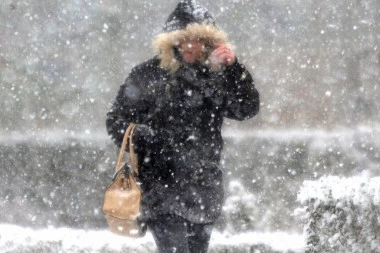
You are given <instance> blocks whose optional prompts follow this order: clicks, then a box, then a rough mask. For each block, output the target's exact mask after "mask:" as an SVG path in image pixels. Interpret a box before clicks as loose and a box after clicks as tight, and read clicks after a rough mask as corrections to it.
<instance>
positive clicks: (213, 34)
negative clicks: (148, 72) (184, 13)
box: [153, 23, 228, 73]
mask: <svg viewBox="0 0 380 253" xmlns="http://www.w3.org/2000/svg"><path fill="white" fill-rule="evenodd" d="M191 39H201V40H203V41H204V42H205V44H206V48H208V49H209V50H207V51H206V52H205V54H204V55H203V57H201V59H200V62H201V63H202V64H204V65H205V66H209V68H210V69H211V70H213V71H218V70H220V69H221V66H220V64H219V63H218V62H216V61H215V60H212V59H210V58H209V55H210V53H211V51H212V50H213V48H214V45H215V44H227V41H228V39H227V34H226V33H225V32H224V31H222V30H219V29H218V28H217V27H216V26H215V25H212V24H206V23H203V24H198V23H192V24H189V25H187V26H186V28H185V29H183V30H175V31H171V32H167V33H162V34H159V35H158V36H157V37H156V38H155V39H154V40H153V48H154V50H155V52H156V53H157V54H158V57H159V59H160V60H161V63H160V67H161V68H163V69H166V70H168V71H169V72H171V73H173V72H175V71H176V70H177V69H178V68H179V67H180V65H181V63H180V62H179V61H178V59H177V58H176V56H175V52H174V48H175V47H178V46H179V44H180V43H181V42H182V41H183V40H191Z"/></svg>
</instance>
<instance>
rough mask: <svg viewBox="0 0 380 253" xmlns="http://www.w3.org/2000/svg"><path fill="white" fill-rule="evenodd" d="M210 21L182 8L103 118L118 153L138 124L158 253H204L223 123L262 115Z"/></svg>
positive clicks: (214, 212) (218, 179)
mask: <svg viewBox="0 0 380 253" xmlns="http://www.w3.org/2000/svg"><path fill="white" fill-rule="evenodd" d="M227 43H228V41H227V35H226V33H225V32H224V31H222V30H221V29H219V28H218V27H217V26H216V24H215V20H214V19H213V17H212V16H211V15H210V13H209V12H208V11H207V10H206V9H205V8H204V7H202V6H200V5H199V4H198V3H196V2H195V1H194V0H182V1H181V2H179V4H178V5H177V7H176V8H175V10H174V11H173V12H172V13H171V14H170V15H169V17H168V19H167V21H166V23H165V26H164V28H163V32H162V33H161V34H159V35H158V36H157V37H156V38H155V39H154V41H153V44H154V47H155V49H156V50H157V55H156V56H155V57H153V58H152V59H150V60H148V61H146V62H144V63H141V64H140V65H138V66H136V67H134V68H133V69H132V71H131V73H130V74H129V76H128V77H127V79H126V81H125V83H124V84H123V85H121V87H120V90H119V92H118V94H117V97H116V99H115V102H114V103H113V106H112V108H111V109H110V111H109V112H108V113H107V121H106V126H107V131H108V133H109V135H110V136H111V138H112V140H113V141H114V142H115V143H116V145H118V146H119V147H120V145H121V143H122V139H123V135H124V131H125V129H126V128H127V127H128V125H129V124H130V123H135V124H137V127H136V129H135V132H134V137H133V141H134V147H135V151H137V153H138V154H139V157H140V174H139V177H140V180H141V183H142V185H141V188H142V190H143V200H142V203H143V212H142V218H143V219H144V220H145V221H146V222H147V225H148V228H149V229H150V231H151V232H152V234H153V237H154V239H155V242H156V244H157V248H158V250H159V252H165V253H166V252H180V253H188V252H194V253H195V252H196V253H200V252H207V249H208V245H209V240H210V236H211V231H212V228H213V224H214V223H215V221H216V219H217V218H218V217H219V216H220V214H221V210H222V205H223V198H224V190H223V178H222V171H221V170H220V169H219V162H220V159H221V151H222V148H223V139H222V135H221V128H222V123H223V120H224V118H230V119H235V120H240V121H241V120H246V119H249V118H251V117H253V116H255V115H256V114H257V113H258V111H259V105H260V102H259V93H258V91H257V90H256V88H255V85H254V82H253V79H252V76H251V74H250V73H249V72H248V70H247V69H246V68H245V67H244V66H243V65H242V64H241V63H239V61H238V60H237V58H236V57H235V53H234V52H233V51H232V50H231V48H230V47H229V46H227V45H228V44H227Z"/></svg>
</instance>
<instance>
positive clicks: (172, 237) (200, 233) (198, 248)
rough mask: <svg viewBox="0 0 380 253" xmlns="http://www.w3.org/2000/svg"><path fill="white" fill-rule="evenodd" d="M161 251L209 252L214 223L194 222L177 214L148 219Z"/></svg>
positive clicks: (149, 226) (173, 252)
mask: <svg viewBox="0 0 380 253" xmlns="http://www.w3.org/2000/svg"><path fill="white" fill-rule="evenodd" d="M148 228H149V229H150V231H151V232H152V234H153V237H154V240H155V242H156V245H157V248H158V252H159V253H207V249H208V245H209V241H210V237H211V232H212V228H213V225H212V224H194V223H191V222H189V221H187V220H185V219H183V218H181V217H179V216H176V215H160V216H158V217H157V218H155V219H152V220H150V221H148Z"/></svg>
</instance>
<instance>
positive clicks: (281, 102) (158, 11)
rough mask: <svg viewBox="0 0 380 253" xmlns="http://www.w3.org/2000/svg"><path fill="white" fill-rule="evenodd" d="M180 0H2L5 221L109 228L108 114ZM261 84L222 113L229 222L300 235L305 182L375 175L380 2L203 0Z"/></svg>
mask: <svg viewBox="0 0 380 253" xmlns="http://www.w3.org/2000/svg"><path fill="white" fill-rule="evenodd" d="M177 2H178V1H175V0H165V1H163V0H151V1H145V0H128V1H123V0H97V1H92V0H91V1H90V0H60V1H58V0H38V1H37V0H32V1H21V0H3V1H1V2H0V108H1V110H0V133H1V137H0V158H1V159H0V165H1V167H0V177H1V178H2V182H3V184H0V192H1V195H0V207H1V209H2V210H3V211H2V212H1V213H0V223H11V224H18V225H21V226H32V227H46V226H55V227H60V226H69V227H78V228H86V229H100V228H105V227H106V223H105V220H104V217H103V214H102V213H101V204H102V198H103V193H104V189H105V187H106V186H107V184H108V183H109V182H110V180H111V175H112V171H113V169H114V160H115V159H116V154H115V147H114V145H113V144H112V142H111V141H110V140H109V138H108V137H107V135H106V130H105V116H106V112H107V111H108V110H109V108H110V105H111V103H112V102H113V100H114V98H115V96H116V93H117V91H118V89H119V86H120V85H121V84H122V83H123V82H124V80H125V78H126V77H127V75H128V73H129V71H130V70H131V68H132V67H133V66H134V65H136V64H138V63H140V62H142V61H144V60H147V59H149V58H150V57H152V56H153V52H152V47H151V41H152V38H153V37H154V36H155V35H157V34H159V33H160V32H161V29H162V27H163V24H164V22H165V20H166V18H167V17H168V15H169V13H170V12H171V11H172V10H173V9H174V7H175V6H176V4H177ZM198 2H200V3H201V4H202V5H204V6H205V7H206V8H207V9H209V11H210V12H211V13H212V14H213V16H214V17H215V19H216V22H217V24H218V26H219V27H220V28H221V29H224V30H225V31H226V32H227V33H228V34H229V39H230V41H231V43H232V44H234V45H235V50H236V53H237V56H238V58H239V60H240V61H241V62H242V63H244V64H245V65H246V66H247V68H248V69H249V70H250V72H251V73H252V74H253V76H254V79H255V82H256V87H257V89H258V90H259V91H260V94H261V111H260V114H259V115H258V116H257V117H255V118H253V119H251V120H247V121H245V122H234V121H226V122H225V126H224V132H223V133H224V137H225V141H226V145H225V152H224V159H223V161H222V164H221V166H222V167H223V169H224V172H225V177H226V191H227V199H226V205H225V210H224V214H223V217H222V218H221V220H220V222H219V223H218V229H219V230H220V231H226V230H227V231H229V232H231V233H240V232H243V231H289V232H296V233H302V224H300V222H299V219H298V218H297V217H296V216H294V213H293V211H294V209H295V208H296V207H297V203H296V195H297V191H298V190H299V186H300V185H302V182H303V181H304V180H306V179H317V178H319V177H320V176H322V175H325V174H334V175H342V176H347V175H355V174H357V173H360V172H361V171H364V170H366V171H369V172H370V173H371V175H378V174H380V167H379V164H380V154H379V148H380V142H379V139H380V138H379V137H380V131H379V130H378V126H379V122H380V120H379V109H380V49H379V41H380V25H379V24H380V2H379V1H378V0H366V1H362V0H347V1H337V2H331V1H327V0H321V1H312V0H303V1H299V0H297V1H290V0H266V1H263V0H255V1H251V0H229V1H227V0H221V1H212V0H199V1H198Z"/></svg>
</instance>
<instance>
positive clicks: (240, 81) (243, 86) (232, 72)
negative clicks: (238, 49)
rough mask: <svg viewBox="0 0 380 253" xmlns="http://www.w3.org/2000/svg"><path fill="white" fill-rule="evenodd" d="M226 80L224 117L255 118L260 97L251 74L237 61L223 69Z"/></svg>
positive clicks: (235, 118) (236, 118)
mask: <svg viewBox="0 0 380 253" xmlns="http://www.w3.org/2000/svg"><path fill="white" fill-rule="evenodd" d="M225 75H226V79H227V87H226V90H227V94H226V109H225V111H224V116H225V117H227V118H230V119H234V120H245V119H249V118H251V117H253V116H255V115H256V114H257V113H258V112H259V109H260V96H259V92H258V91H257V89H256V88H255V84H254V81H253V78H252V76H251V74H250V73H249V72H248V70H246V68H245V66H243V65H242V64H240V63H239V62H238V61H237V60H236V62H235V63H234V64H233V65H232V66H228V67H226V69H225Z"/></svg>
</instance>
